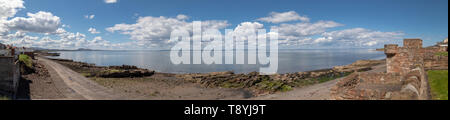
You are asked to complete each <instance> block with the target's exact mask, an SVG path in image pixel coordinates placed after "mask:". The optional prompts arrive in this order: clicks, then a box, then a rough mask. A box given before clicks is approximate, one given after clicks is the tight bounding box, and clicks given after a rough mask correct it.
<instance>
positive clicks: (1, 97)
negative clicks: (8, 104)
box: [0, 95, 11, 100]
mask: <svg viewBox="0 0 450 120" xmlns="http://www.w3.org/2000/svg"><path fill="white" fill-rule="evenodd" d="M0 100H11V99H10V98H8V97H5V96H1V95H0Z"/></svg>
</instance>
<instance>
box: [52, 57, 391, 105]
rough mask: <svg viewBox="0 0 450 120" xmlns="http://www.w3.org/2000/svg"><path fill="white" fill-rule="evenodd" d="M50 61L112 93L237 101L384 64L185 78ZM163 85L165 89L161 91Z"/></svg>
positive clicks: (125, 67) (130, 68) (373, 62)
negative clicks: (188, 89)
mask: <svg viewBox="0 0 450 120" xmlns="http://www.w3.org/2000/svg"><path fill="white" fill-rule="evenodd" d="M51 60H53V61H56V62H58V63H60V64H62V65H64V66H66V67H68V68H70V69H72V70H74V71H76V72H78V73H80V74H81V75H83V76H85V77H87V78H89V79H91V80H93V81H95V82H97V83H99V84H100V85H103V86H106V87H109V88H112V89H119V90H120V91H125V92H133V93H144V94H145V95H146V96H152V97H155V96H159V95H162V94H166V95H167V94H170V93H176V92H181V91H183V90H175V91H170V90H169V91H168V92H161V91H165V90H161V89H177V87H178V88H183V87H182V86H185V85H187V86H190V85H194V86H195V88H205V89H211V90H213V91H214V90H216V89H226V90H228V91H234V90H237V91H239V92H240V94H242V95H241V96H242V97H241V98H238V99H242V98H251V97H256V96H263V95H268V94H274V93H277V92H287V91H291V90H293V89H294V88H301V87H305V86H310V85H314V84H319V83H324V82H327V81H331V80H335V79H337V78H341V77H345V76H347V75H349V74H351V73H353V72H357V71H358V72H362V71H368V70H371V67H373V66H376V65H379V64H382V63H384V62H385V61H384V60H360V61H357V62H355V63H353V64H350V65H345V66H336V67H334V68H329V69H322V70H315V71H307V72H296V73H286V74H274V75H260V74H259V73H258V72H251V73H248V74H243V73H234V72H231V71H226V72H211V73H188V74H174V73H158V72H155V71H153V70H147V69H142V68H138V67H136V66H130V65H123V66H96V65H95V64H89V63H83V62H77V61H73V60H66V59H51ZM155 84H157V85H155ZM164 85H165V87H163V86H164ZM137 86H139V87H137ZM149 89H151V90H149ZM158 89H159V90H158ZM194 91H195V90H194ZM148 94H149V95H148ZM176 94H180V93H176ZM214 94H217V93H214ZM183 96H184V95H182V93H181V96H178V97H179V98H182V97H183ZM219 96H220V95H219ZM231 96H233V92H231V93H230V94H229V95H228V96H227V95H222V96H221V97H217V99H227V98H229V97H230V99H234V98H233V97H231ZM170 98H171V97H169V99H170ZM172 98H173V96H172ZM161 99H165V97H162V98H161Z"/></svg>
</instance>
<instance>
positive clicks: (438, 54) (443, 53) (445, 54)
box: [435, 52, 448, 57]
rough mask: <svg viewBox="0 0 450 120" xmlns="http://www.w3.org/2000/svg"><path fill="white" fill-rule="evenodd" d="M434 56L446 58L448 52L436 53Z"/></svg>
mask: <svg viewBox="0 0 450 120" xmlns="http://www.w3.org/2000/svg"><path fill="white" fill-rule="evenodd" d="M435 55H436V56H444V57H448V52H437V53H436V54H435Z"/></svg>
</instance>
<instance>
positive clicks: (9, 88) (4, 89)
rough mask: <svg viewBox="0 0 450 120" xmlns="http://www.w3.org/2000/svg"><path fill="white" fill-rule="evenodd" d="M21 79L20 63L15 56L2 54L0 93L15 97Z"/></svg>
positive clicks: (0, 62)
mask: <svg viewBox="0 0 450 120" xmlns="http://www.w3.org/2000/svg"><path fill="white" fill-rule="evenodd" d="M19 80H20V64H19V63H18V62H17V61H16V58H15V57H4V56H0V94H2V95H6V96H10V97H12V98H14V97H15V94H16V92H17V89H18V85H19Z"/></svg>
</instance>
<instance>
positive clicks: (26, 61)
mask: <svg viewBox="0 0 450 120" xmlns="http://www.w3.org/2000/svg"><path fill="white" fill-rule="evenodd" d="M19 61H20V62H22V63H24V64H25V65H26V66H27V67H28V68H32V67H33V61H32V60H31V57H30V56H28V55H24V54H21V55H19Z"/></svg>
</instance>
